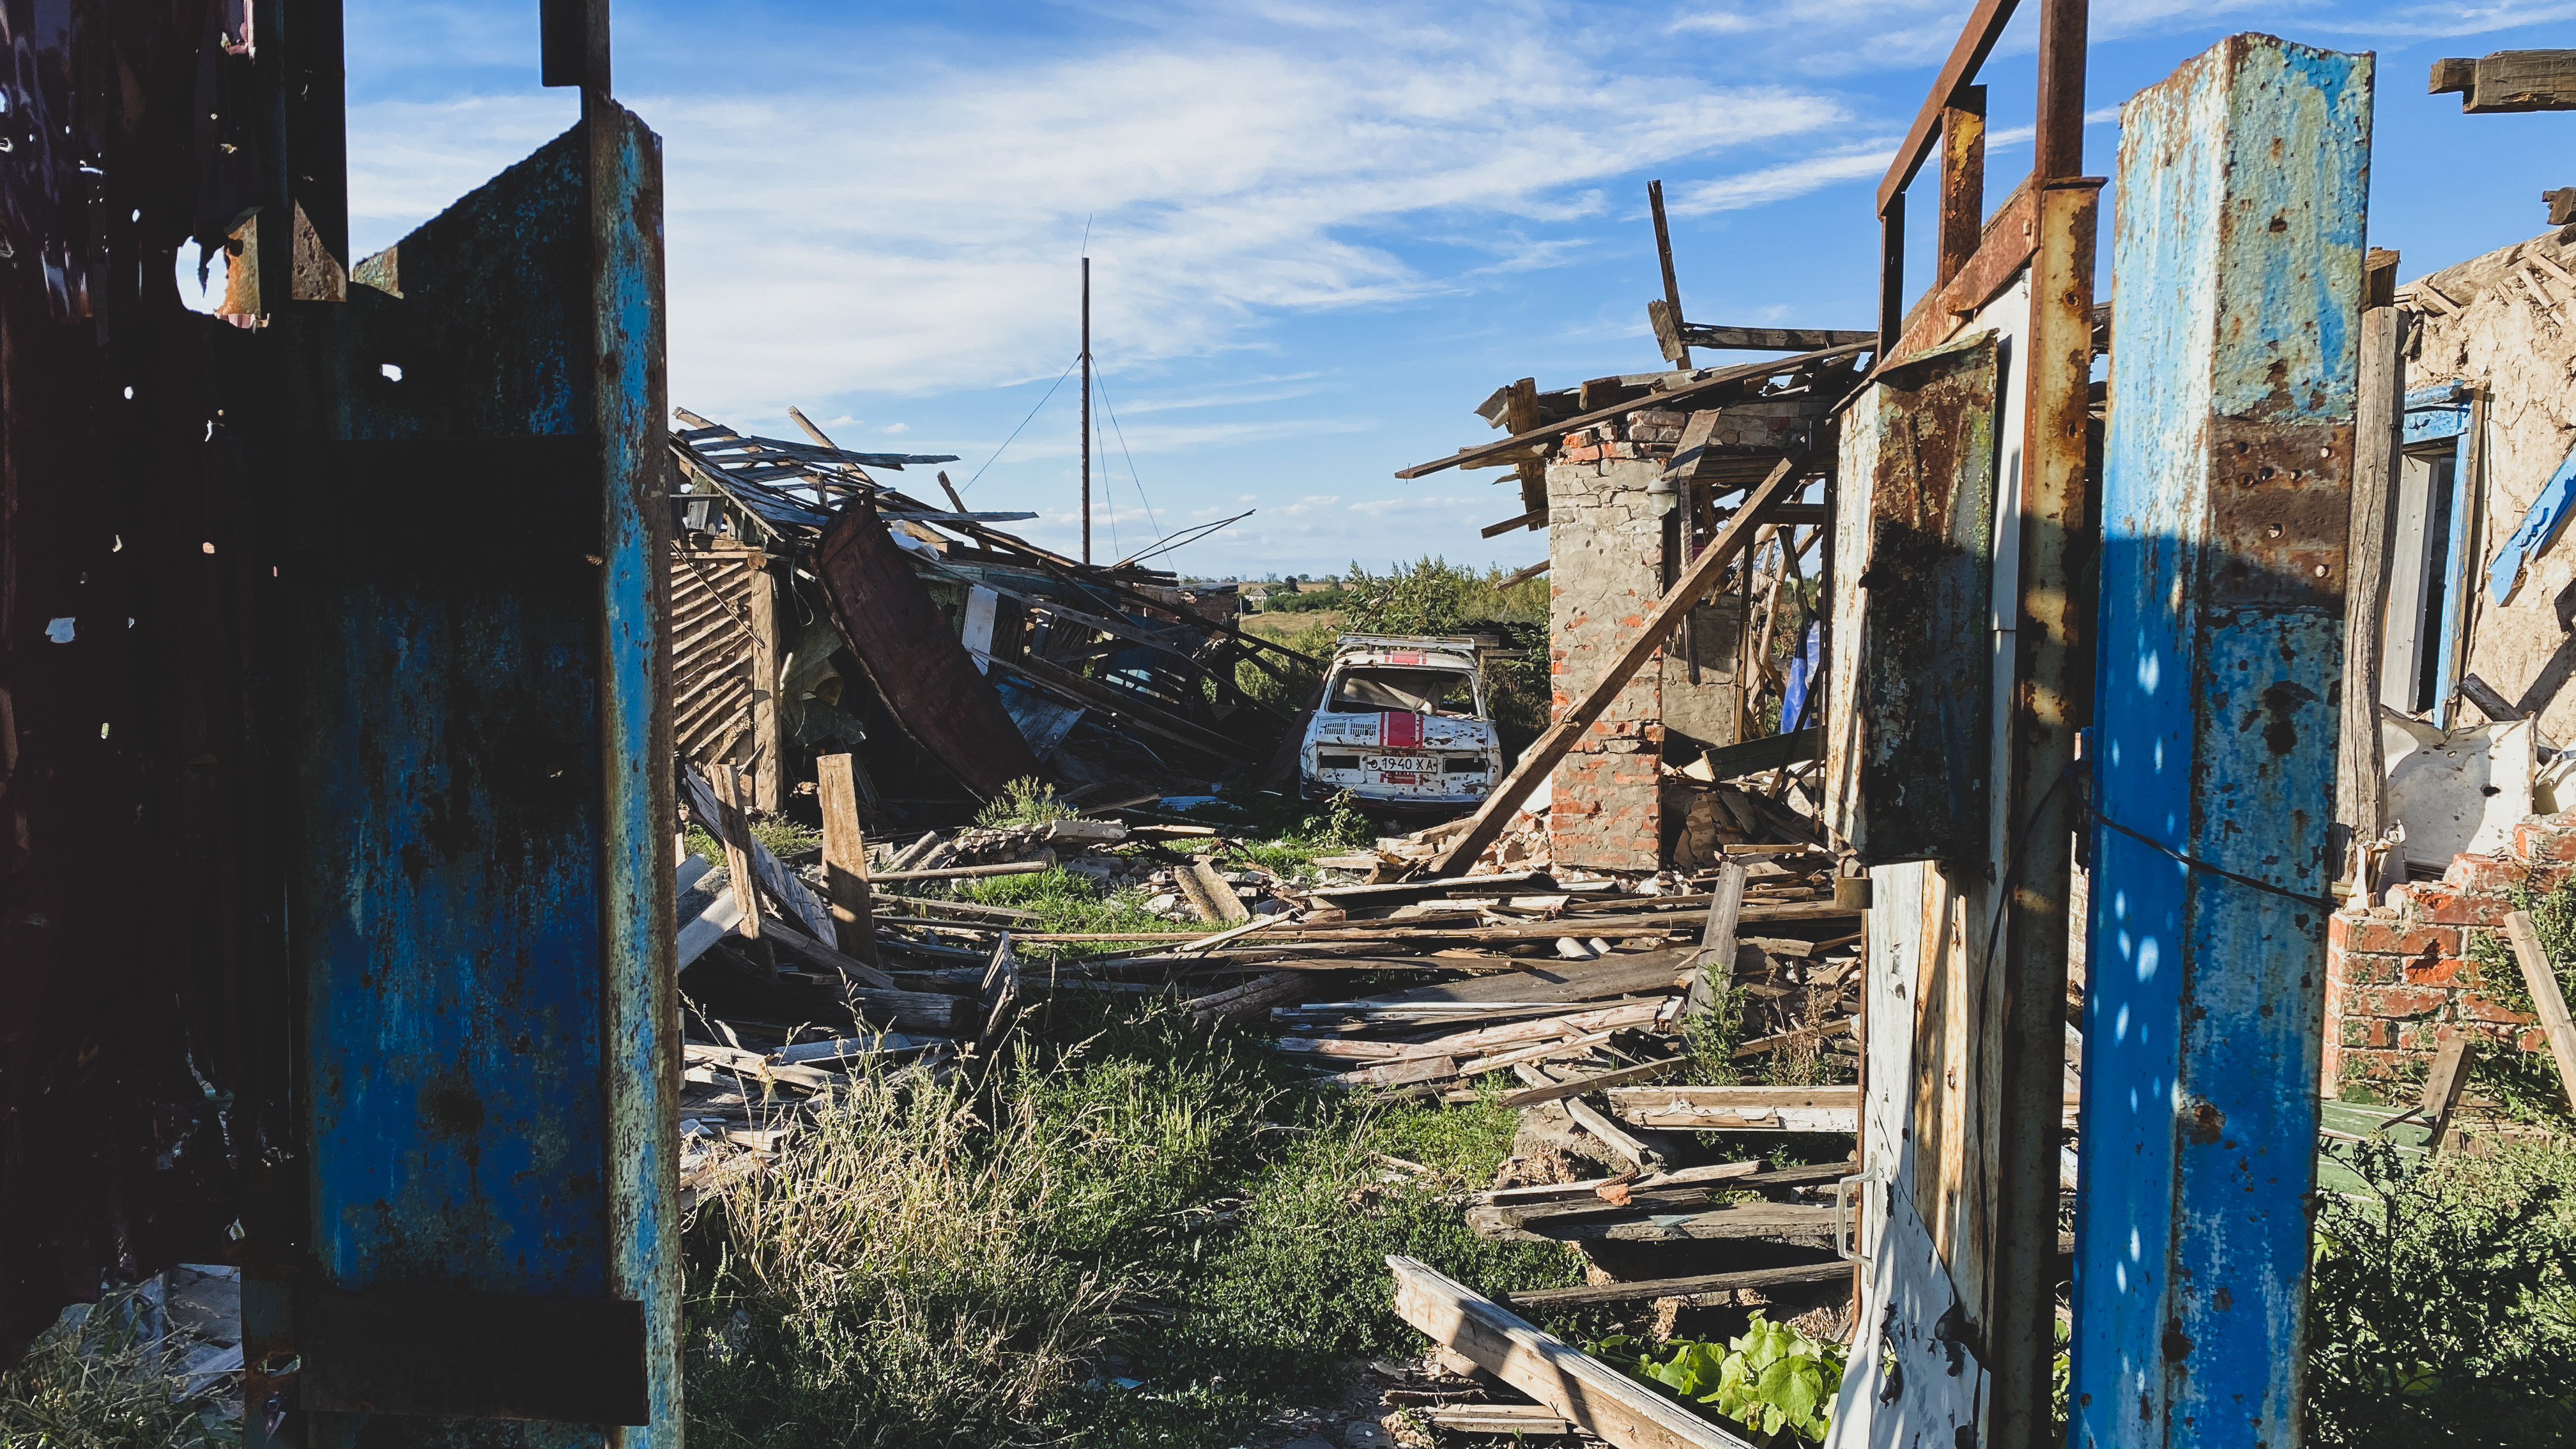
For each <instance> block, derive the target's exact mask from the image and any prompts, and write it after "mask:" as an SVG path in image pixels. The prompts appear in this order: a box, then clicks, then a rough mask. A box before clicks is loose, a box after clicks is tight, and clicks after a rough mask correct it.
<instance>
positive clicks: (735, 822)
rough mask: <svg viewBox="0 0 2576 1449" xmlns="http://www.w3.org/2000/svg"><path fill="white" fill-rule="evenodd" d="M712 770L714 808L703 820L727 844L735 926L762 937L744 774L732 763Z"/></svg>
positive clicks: (752, 935) (728, 877)
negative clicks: (745, 815)
mask: <svg viewBox="0 0 2576 1449" xmlns="http://www.w3.org/2000/svg"><path fill="white" fill-rule="evenodd" d="M709 773H711V774H713V775H714V776H715V806H716V808H715V812H714V815H713V817H712V818H711V819H709V820H706V821H704V822H702V823H704V824H705V825H706V827H707V829H708V830H709V831H710V832H712V833H713V834H714V835H715V837H716V839H717V840H718V841H719V842H721V843H722V844H723V846H724V853H725V881H726V883H727V884H728V885H730V886H732V888H733V902H734V909H735V912H736V916H735V929H737V930H739V931H741V932H742V933H743V935H744V936H746V937H748V938H750V939H752V940H755V941H756V940H759V939H760V897H759V895H758V893H757V888H756V887H755V885H754V884H753V877H752V867H751V852H750V850H748V849H747V848H746V847H747V846H749V845H751V844H753V843H754V842H753V841H752V838H751V827H750V825H749V823H748V822H746V821H745V820H744V819H743V818H742V774H741V772H740V771H738V770H736V769H734V767H733V766H731V765H715V766H712V767H710V770H709Z"/></svg>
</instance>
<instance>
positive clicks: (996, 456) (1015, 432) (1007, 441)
mask: <svg viewBox="0 0 2576 1449" xmlns="http://www.w3.org/2000/svg"><path fill="white" fill-rule="evenodd" d="M1081 361H1082V358H1081V357H1080V356H1078V355H1077V356H1076V357H1075V358H1074V359H1073V361H1072V362H1068V363H1066V364H1065V365H1064V371H1062V372H1059V373H1057V374H1056V375H1055V383H1054V386H1051V387H1049V388H1048V389H1047V390H1046V397H1042V398H1039V399H1038V401H1037V407H1033V408H1030V409H1029V416H1028V417H1027V418H1022V419H1020V426H1019V427H1017V428H1013V429H1011V436H1010V437H1008V438H1004V439H1003V440H1002V446H1001V447H999V448H995V449H994V450H993V456H992V457H990V458H987V459H985V460H984V468H990V467H992V466H993V465H994V464H995V463H998V462H1000V461H1001V459H1002V453H1003V451H1004V449H1007V448H1009V447H1010V446H1011V443H1012V441H1013V440H1014V439H1017V438H1018V437H1019V435H1020V430H1021V428H1026V427H1027V426H1028V425H1029V418H1034V417H1036V416H1037V415H1038V408H1042V407H1045V406H1046V405H1047V398H1048V397H1053V396H1055V390H1056V388H1059V387H1062V386H1064V380H1065V379H1066V378H1068V377H1071V376H1073V369H1074V366H1075V364H1076V363H1079V362H1081ZM984 468H978V469H976V470H975V478H981V477H983V476H984ZM975 478H969V479H967V480H966V488H972V487H974V486H975ZM966 488H960V489H958V490H957V491H958V492H960V493H963V492H965V491H966Z"/></svg>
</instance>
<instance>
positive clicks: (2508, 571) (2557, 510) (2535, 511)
mask: <svg viewBox="0 0 2576 1449" xmlns="http://www.w3.org/2000/svg"><path fill="white" fill-rule="evenodd" d="M2571 507H2576V450H2570V451H2569V453H2568V454H2567V457H2566V459H2565V460H2564V461H2562V462H2561V463H2559V465H2558V471H2557V472H2555V473H2552V474H2551V475H2549V481H2548V483H2546V484H2544V485H2543V486H2542V487H2541V490H2540V496H2539V497H2538V498H2537V499H2534V500H2533V501H2532V505H2531V511H2530V512H2528V513H2526V514H2524V515H2523V516H2522V526H2521V527H2520V528H2517V529H2515V530H2514V531H2513V537H2511V538H2508V539H2506V540H2505V541H2504V547H2503V548H2501V549H2498V550H2497V551H2496V556H2495V562H2494V564H2492V565H2491V566H2489V568H2488V569H2487V592H2488V593H2489V594H2490V595H2492V596H2493V597H2494V599H2495V601H2496V602H2497V603H2499V604H2501V603H2503V602H2504V601H2505V600H2506V599H2507V598H2509V597H2511V596H2512V594H2513V586H2514V585H2515V584H2517V583H2520V582H2521V581H2522V566H2523V565H2524V564H2526V563H2529V562H2530V561H2531V560H2532V559H2533V558H2534V557H2536V556H2537V555H2538V554H2539V553H2540V551H2541V550H2542V549H2545V548H2547V547H2549V543H2550V540H2552V539H2554V538H2556V537H2557V536H2558V530H2559V528H2560V527H2562V526H2563V525H2564V524H2565V523H2566V522H2567V515H2568V513H2569V511H2570V509H2571Z"/></svg>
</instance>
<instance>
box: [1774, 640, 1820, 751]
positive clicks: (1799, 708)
mask: <svg viewBox="0 0 2576 1449" xmlns="http://www.w3.org/2000/svg"><path fill="white" fill-rule="evenodd" d="M1823 649H1824V632H1823V629H1822V628H1821V626H1819V625H1817V624H1815V623H1813V622H1810V623H1809V624H1808V625H1807V643H1806V647H1804V648H1802V649H1800V650H1799V651H1798V653H1797V656H1796V657H1795V658H1793V659H1791V660H1790V661H1789V680H1788V683H1787V684H1786V685H1785V686H1783V688H1782V689H1781V691H1780V733H1782V734H1784V735H1785V734H1788V733H1790V732H1792V731H1794V730H1799V729H1803V728H1805V721H1806V718H1807V686H1808V684H1809V683H1810V682H1811V681H1812V680H1814V679H1815V677H1816V670H1817V667H1818V665H1819V662H1820V660H1821V659H1822V654H1823Z"/></svg>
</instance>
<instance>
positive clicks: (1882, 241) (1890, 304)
mask: <svg viewBox="0 0 2576 1449" xmlns="http://www.w3.org/2000/svg"><path fill="white" fill-rule="evenodd" d="M1904 335H1905V193H1904V192H1902V191H1900V192H1897V193H1896V194H1895V195H1893V196H1890V197H1889V198H1887V201H1886V202H1885V203H1884V204H1883V205H1881V206H1880V207H1879V209H1878V365H1879V366H1885V365H1886V363H1887V359H1888V358H1890V357H1893V356H1894V355H1895V354H1896V344H1897V341H1898V340H1899V339H1900V338H1902V337H1904Z"/></svg>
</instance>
